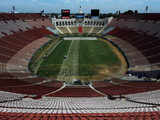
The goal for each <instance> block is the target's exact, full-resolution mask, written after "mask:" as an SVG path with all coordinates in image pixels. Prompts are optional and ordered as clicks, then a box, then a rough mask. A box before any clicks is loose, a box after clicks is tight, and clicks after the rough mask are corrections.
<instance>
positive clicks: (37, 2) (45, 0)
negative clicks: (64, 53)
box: [0, 0, 160, 13]
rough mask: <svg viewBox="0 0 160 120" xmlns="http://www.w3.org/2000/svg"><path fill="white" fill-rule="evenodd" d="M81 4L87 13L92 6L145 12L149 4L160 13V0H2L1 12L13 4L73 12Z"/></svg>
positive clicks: (25, 8)
mask: <svg viewBox="0 0 160 120" xmlns="http://www.w3.org/2000/svg"><path fill="white" fill-rule="evenodd" d="M80 5H81V6H82V8H83V11H84V12H85V13H89V12H90V9H91V8H96V9H100V11H101V12H102V13H109V12H115V11H116V10H121V11H122V12H123V11H126V10H128V9H132V10H136V9H137V10H138V11H140V12H144V10H145V6H146V5H148V6H149V12H156V13H157V12H159V13H160V0H1V1H0V12H8V11H10V10H11V8H12V6H15V7H16V11H18V12H40V10H42V9H44V10H45V12H60V10H61V9H71V12H72V13H75V12H78V11H79V7H80Z"/></svg>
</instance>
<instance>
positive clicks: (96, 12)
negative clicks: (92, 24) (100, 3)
mask: <svg viewBox="0 0 160 120" xmlns="http://www.w3.org/2000/svg"><path fill="white" fill-rule="evenodd" d="M91 17H99V9H92V10H91Z"/></svg>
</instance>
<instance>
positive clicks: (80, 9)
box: [79, 6, 83, 14]
mask: <svg viewBox="0 0 160 120" xmlns="http://www.w3.org/2000/svg"><path fill="white" fill-rule="evenodd" d="M79 13H80V14H82V13H83V10H82V7H81V6H80V8H79Z"/></svg>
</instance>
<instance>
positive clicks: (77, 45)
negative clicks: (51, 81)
mask: <svg viewBox="0 0 160 120" xmlns="http://www.w3.org/2000/svg"><path fill="white" fill-rule="evenodd" d="M64 56H66V58H64ZM121 66H122V63H121V60H120V59H119V57H118V56H117V54H116V53H115V52H114V51H113V48H112V47H111V46H110V45H109V44H107V43H106V42H104V41H102V40H81V41H80V40H66V41H65V40H64V41H62V42H61V43H60V44H59V45H58V46H57V47H56V48H55V49H54V51H53V52H52V53H51V54H50V56H48V58H45V59H44V60H43V62H42V64H41V65H40V68H39V70H38V75H39V76H43V77H53V78H57V79H59V80H63V81H64V80H66V81H71V80H72V79H83V80H91V79H94V80H95V79H96V80H97V79H99V80H100V79H104V78H105V77H109V76H113V74H114V75H115V74H118V73H119V71H121Z"/></svg>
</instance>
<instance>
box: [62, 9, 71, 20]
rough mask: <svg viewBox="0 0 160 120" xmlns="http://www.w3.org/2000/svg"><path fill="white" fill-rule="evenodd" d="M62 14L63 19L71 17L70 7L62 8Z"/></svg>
mask: <svg viewBox="0 0 160 120" xmlns="http://www.w3.org/2000/svg"><path fill="white" fill-rule="evenodd" d="M61 16H62V19H68V18H70V10H69V9H62V10H61Z"/></svg>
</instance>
